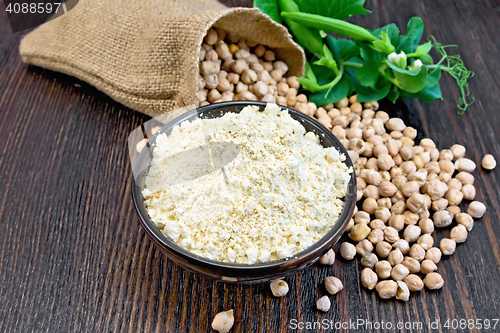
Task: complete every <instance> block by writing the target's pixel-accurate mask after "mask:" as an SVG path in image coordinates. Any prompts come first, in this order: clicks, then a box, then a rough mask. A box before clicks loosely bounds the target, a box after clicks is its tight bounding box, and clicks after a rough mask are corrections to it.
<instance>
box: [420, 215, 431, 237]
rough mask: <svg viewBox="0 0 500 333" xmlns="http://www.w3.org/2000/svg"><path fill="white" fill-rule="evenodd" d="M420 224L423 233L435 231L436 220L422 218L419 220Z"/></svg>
mask: <svg viewBox="0 0 500 333" xmlns="http://www.w3.org/2000/svg"><path fill="white" fill-rule="evenodd" d="M418 226H419V227H420V230H422V233H423V234H429V235H430V234H432V232H433V231H434V222H432V220H430V219H422V220H420V221H419V222H418Z"/></svg>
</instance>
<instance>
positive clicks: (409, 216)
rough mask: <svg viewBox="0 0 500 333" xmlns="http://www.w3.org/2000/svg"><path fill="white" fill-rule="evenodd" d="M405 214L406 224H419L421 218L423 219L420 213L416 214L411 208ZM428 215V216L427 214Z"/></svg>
mask: <svg viewBox="0 0 500 333" xmlns="http://www.w3.org/2000/svg"><path fill="white" fill-rule="evenodd" d="M403 216H404V217H405V224H406V225H413V224H417V223H418V221H419V220H421V219H422V218H421V217H420V215H419V214H416V213H413V212H412V211H410V210H407V211H406V212H405V213H404V214H403ZM427 217H428V216H427ZM427 217H425V218H427Z"/></svg>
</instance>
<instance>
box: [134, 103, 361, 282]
mask: <svg viewBox="0 0 500 333" xmlns="http://www.w3.org/2000/svg"><path fill="white" fill-rule="evenodd" d="M248 105H255V106H258V107H259V108H260V110H261V111H263V110H264V108H265V106H266V103H263V102H251V101H233V102H223V103H216V104H212V105H207V106H203V107H200V108H198V109H195V110H192V111H190V112H187V113H185V114H183V115H181V116H180V117H178V118H176V119H174V120H173V121H171V122H170V123H168V124H167V125H165V126H164V127H163V128H162V130H161V133H167V134H169V133H170V131H171V130H172V128H173V127H174V126H176V125H178V124H180V123H182V122H183V121H185V120H194V119H196V118H197V117H200V118H217V117H221V116H223V115H224V114H225V113H227V112H240V111H241V110H242V109H243V108H244V107H245V106H248ZM280 107H281V108H282V109H286V110H288V113H289V114H290V116H291V117H292V118H293V119H295V120H297V121H299V122H300V123H301V124H302V125H303V126H304V127H305V129H306V130H307V131H312V132H314V133H316V134H317V135H318V136H319V139H320V143H321V144H322V145H323V146H324V147H335V148H336V149H338V150H339V152H340V153H343V154H345V155H346V160H345V163H346V164H347V166H348V167H353V164H352V161H351V159H350V158H349V154H348V153H347V151H346V149H345V148H344V146H342V144H341V143H340V141H339V140H338V139H337V138H336V137H335V136H334V135H333V134H332V133H331V132H330V131H329V130H328V129H327V128H326V127H324V126H323V125H321V124H320V123H319V122H317V121H316V120H315V119H313V118H312V117H309V116H307V115H304V114H302V113H300V112H297V111H295V110H293V109H290V108H287V107H284V106H280ZM155 139H156V135H155V136H153V137H152V138H151V139H150V140H149V144H153V143H154V141H155ZM150 161H151V153H150V149H143V150H142V152H141V154H140V155H139V158H138V160H137V163H140V164H141V165H139V166H134V167H139V168H141V167H142V169H145V170H147V165H149V163H150ZM139 170H141V169H139ZM145 174H146V171H144V172H143V173H141V174H140V175H139V176H138V177H137V179H134V181H133V184H132V194H133V198H134V204H135V208H136V210H137V213H138V214H139V219H140V221H141V224H142V226H143V227H144V229H145V230H146V233H147V234H148V235H149V236H150V237H151V239H152V240H153V241H154V243H155V244H156V245H157V246H158V248H159V249H160V250H161V251H162V252H163V253H165V254H166V255H167V257H169V258H170V259H172V260H173V261H174V262H176V263H177V264H179V265H181V266H183V267H185V268H187V269H189V270H191V271H193V272H196V273H200V274H203V275H206V276H209V277H211V278H215V279H218V280H222V281H226V282H244V283H253V282H263V281H268V280H271V279H273V278H277V277H281V276H284V275H288V274H292V273H295V272H297V271H299V270H301V269H304V268H306V267H308V266H310V265H312V264H313V263H315V262H316V261H317V260H318V259H319V258H320V257H321V256H322V255H323V254H325V253H326V252H327V251H328V250H329V249H330V248H331V247H332V246H333V245H334V244H335V243H336V242H337V241H338V240H339V238H340V236H342V233H343V232H344V229H345V228H346V226H347V224H348V223H349V220H350V219H351V216H352V213H353V211H354V206H355V204H356V191H355V189H356V177H355V176H354V171H353V174H352V176H351V180H350V181H349V184H348V188H347V194H346V196H345V197H344V199H343V201H344V203H345V205H344V209H343V211H342V213H341V215H340V217H339V219H338V221H337V223H335V225H334V226H333V227H332V229H331V230H330V231H329V232H328V233H327V234H326V235H325V236H323V237H322V238H321V239H320V240H319V241H318V242H317V243H315V244H313V245H312V246H310V247H309V248H307V249H305V250H303V251H302V252H299V253H297V254H295V255H293V256H292V257H289V258H284V259H280V260H276V261H271V262H266V263H258V264H233V263H225V262H220V261H215V260H211V259H207V258H205V257H202V256H199V255H197V254H194V253H192V252H189V251H187V250H185V249H183V248H181V247H179V246H178V245H176V244H175V243H173V242H172V241H171V240H170V239H169V238H168V237H167V236H165V235H164V234H163V233H162V232H161V231H160V230H159V229H158V228H157V227H156V226H155V224H154V223H153V221H151V220H150V218H149V216H148V213H147V210H146V207H145V206H144V199H143V196H142V191H141V188H143V186H140V185H143V184H144V178H145Z"/></svg>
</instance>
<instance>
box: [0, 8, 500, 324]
mask: <svg viewBox="0 0 500 333" xmlns="http://www.w3.org/2000/svg"><path fill="white" fill-rule="evenodd" d="M224 2H225V3H226V4H228V5H243V6H247V5H250V4H251V1H244V0H241V1H237V0H232V1H224ZM367 7H368V8H369V9H371V10H372V11H373V13H372V14H371V15H366V16H360V17H355V18H352V19H351V21H352V22H355V23H358V24H362V25H364V26H366V27H368V28H376V27H379V26H381V25H385V24H388V23H390V22H396V24H398V26H399V27H401V28H402V30H404V28H403V27H404V25H405V24H406V22H407V21H408V19H409V18H410V17H411V16H414V15H418V16H420V17H422V18H423V20H424V22H425V24H426V30H425V34H433V35H434V36H436V38H437V39H438V40H439V41H441V42H442V43H445V44H457V45H458V46H459V47H460V53H461V54H462V57H463V60H464V62H465V63H466V64H467V66H468V67H470V69H471V70H473V71H475V72H476V76H475V77H474V79H472V80H471V90H472V92H473V94H474V96H475V97H476V101H477V102H476V104H474V105H473V106H472V107H471V108H470V109H469V110H468V111H467V113H466V114H465V115H464V116H457V114H456V108H455V103H454V101H455V100H456V99H457V97H458V95H457V92H456V91H455V90H454V88H453V81H452V80H451V79H450V78H449V77H447V78H445V79H444V80H443V95H444V97H445V101H443V102H434V103H432V104H430V105H427V104H425V103H421V102H419V101H411V100H410V101H408V107H409V112H405V113H401V116H402V117H404V119H405V120H406V121H407V123H408V124H409V125H412V126H414V127H416V128H417V129H419V131H420V136H421V137H430V138H432V139H433V140H434V141H435V142H436V143H437V145H438V147H439V148H446V147H450V146H451V145H452V144H454V143H460V144H463V145H464V146H465V147H467V156H468V157H469V158H471V159H473V160H474V161H476V163H479V162H480V159H481V158H482V156H483V155H484V154H486V153H491V154H493V155H494V156H496V157H497V160H500V142H499V134H498V131H499V129H500V117H499V105H500V89H499V87H500V76H499V75H498V73H499V70H500V65H499V61H498V50H499V49H500V17H499V15H500V2H499V1H497V0H475V1H466V0H456V1H452V0H424V1H405V0H392V1H384V0H371V1H367ZM0 11H2V13H0V36H1V38H0V66H1V67H0V179H1V180H2V181H1V182H0V193H1V196H0V221H1V225H2V228H1V232H0V332H210V331H211V329H210V323H211V321H212V318H213V316H214V315H215V314H216V313H217V312H219V311H221V310H225V309H229V308H234V309H235V316H236V320H235V325H234V328H233V332H288V331H294V330H291V329H290V321H291V320H292V319H297V320H298V321H302V322H306V321H308V322H315V321H320V320H323V319H328V320H333V321H344V322H345V321H349V320H351V321H353V320H354V321H356V320H358V319H368V320H370V321H372V322H377V321H378V322H380V321H382V320H383V321H384V322H391V323H392V324H393V325H396V323H398V322H422V323H424V328H423V329H422V330H419V329H416V328H410V329H406V330H400V329H397V328H395V327H393V328H392V329H381V330H376V329H353V328H352V327H349V328H347V329H342V330H339V331H341V332H403V331H404V332H431V330H429V329H428V328H427V322H429V321H435V320H436V319H438V320H440V322H441V324H443V323H444V322H445V321H446V320H447V319H450V320H451V319H483V320H484V319H490V320H491V319H493V318H499V317H500V296H499V295H500V284H499V283H498V281H500V246H499V240H498V238H499V237H500V224H499V221H498V216H500V201H499V193H500V183H499V180H500V168H497V169H496V170H494V171H493V172H485V171H483V170H482V169H480V168H479V169H478V170H477V171H476V172H475V173H474V175H475V177H476V185H477V188H478V199H479V200H481V201H483V202H485V203H486V205H487V207H488V212H487V213H486V215H485V216H484V217H483V218H482V219H481V220H479V221H477V223H476V225H475V227H474V230H473V231H472V232H471V234H470V235H469V239H468V240H467V242H466V243H465V244H464V245H459V246H458V248H457V250H456V253H455V255H453V256H451V257H450V258H445V259H444V260H443V261H442V262H441V263H440V264H439V265H438V267H439V268H438V270H439V272H440V273H441V274H443V277H444V279H445V285H444V287H443V288H442V289H441V290H439V291H434V292H432V291H422V292H421V293H419V294H416V295H414V296H412V297H411V299H410V301H409V302H407V303H402V302H396V301H382V300H380V299H379V298H378V297H376V294H375V293H374V292H369V291H366V290H365V289H363V288H362V287H361V286H360V282H359V278H358V277H359V274H360V271H361V266H360V264H359V262H357V261H353V262H344V261H342V260H338V261H337V262H336V264H335V265H334V266H333V267H324V266H314V267H312V268H308V269H306V270H304V271H302V272H301V273H299V274H297V275H295V276H290V277H287V281H288V283H289V285H290V292H289V294H288V295H287V297H284V298H274V297H272V295H271V293H270V290H269V288H268V286H267V285H262V284H258V285H252V286H248V285H232V284H223V283H216V282H214V281H212V280H210V279H206V278H204V277H201V276H198V275H195V274H193V273H190V272H187V271H185V270H184V269H183V268H181V267H179V266H177V265H174V264H173V263H172V262H171V261H170V260H168V259H167V258H166V257H165V256H164V255H162V254H161V253H160V252H159V251H158V250H157V249H156V248H155V246H154V245H153V244H152V242H151V241H150V240H149V239H148V238H147V237H146V235H145V232H144V231H143V230H142V229H141V228H140V226H139V220H138V218H137V217H136V215H135V211H134V208H133V204H132V197H131V193H130V189H131V180H132V177H131V176H132V174H131V169H130V165H129V161H128V152H127V146H126V145H127V136H128V134H129V133H130V131H131V130H132V129H134V128H136V127H137V126H139V125H140V124H141V123H142V122H144V121H146V120H147V117H146V116H144V115H142V114H139V113H137V112H134V111H132V110H129V109H127V108H125V107H123V106H122V105H120V104H118V103H116V102H114V101H112V100H111V99H110V98H108V97H107V96H105V95H104V94H102V93H100V92H98V91H97V90H96V89H94V88H92V87H91V86H89V85H87V84H85V83H83V82H80V81H78V80H76V79H74V78H71V77H68V76H65V75H62V74H59V73H54V72H51V71H47V70H43V69H40V68H36V67H30V66H26V65H24V64H23V63H22V62H21V59H20V56H19V54H18V44H19V41H20V39H21V38H22V36H23V33H18V34H12V33H11V30H10V27H9V25H8V22H7V16H6V15H5V12H4V11H3V6H0ZM396 109H397V108H395V110H394V111H391V112H392V113H393V114H397V110H396ZM447 233H448V231H445V232H444V233H439V234H438V239H439V238H441V237H442V236H443V234H445V235H446V234H447ZM338 247H339V244H337V246H336V249H338ZM328 275H335V276H338V277H340V278H341V280H342V281H343V283H344V286H345V288H344V290H343V291H342V292H340V293H339V294H338V295H336V296H334V297H332V300H333V304H332V309H331V310H330V311H329V312H328V313H326V314H323V313H319V312H318V311H316V310H315V306H314V304H315V301H316V299H317V298H318V297H320V296H322V295H324V294H325V293H326V291H325V290H324V287H323V279H324V277H326V276H328ZM298 331H301V330H298ZM303 331H304V332H307V331H309V330H303ZM312 331H318V332H329V331H331V332H333V331H334V330H326V329H321V328H319V329H315V330H312ZM499 331H500V323H499V324H498V325H497V327H496V329H495V330H492V329H490V330H484V329H482V330H479V329H470V330H469V329H445V328H444V327H443V326H441V328H440V329H437V330H432V332H499Z"/></svg>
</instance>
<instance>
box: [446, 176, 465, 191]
mask: <svg viewBox="0 0 500 333" xmlns="http://www.w3.org/2000/svg"><path fill="white" fill-rule="evenodd" d="M446 185H447V186H448V189H455V190H458V191H460V190H462V186H463V185H462V182H461V181H460V180H458V179H457V178H452V179H450V181H449V182H448V183H447V184H446Z"/></svg>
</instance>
